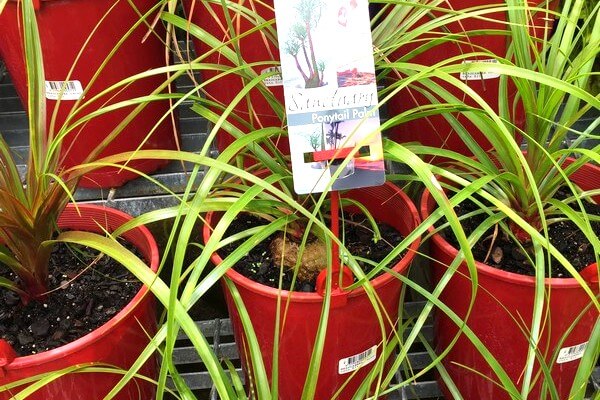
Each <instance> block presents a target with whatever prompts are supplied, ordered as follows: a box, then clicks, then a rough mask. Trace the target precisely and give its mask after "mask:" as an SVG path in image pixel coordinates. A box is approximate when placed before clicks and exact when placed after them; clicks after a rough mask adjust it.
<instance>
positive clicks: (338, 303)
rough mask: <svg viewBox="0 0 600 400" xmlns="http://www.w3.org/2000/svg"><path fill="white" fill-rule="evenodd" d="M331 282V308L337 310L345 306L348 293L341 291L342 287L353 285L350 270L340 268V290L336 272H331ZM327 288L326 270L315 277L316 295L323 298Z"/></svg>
mask: <svg viewBox="0 0 600 400" xmlns="http://www.w3.org/2000/svg"><path fill="white" fill-rule="evenodd" d="M332 274H333V277H332V278H333V281H332V282H331V307H332V308H337V307H342V306H344V305H346V303H347V302H348V292H346V291H345V290H343V288H344V287H347V286H350V285H352V284H353V283H354V274H352V270H351V269H350V268H348V267H346V266H344V267H342V277H341V283H342V288H340V285H339V284H340V279H339V276H338V272H336V271H332ZM326 287H327V269H324V270H322V271H321V272H319V275H317V284H316V289H317V293H318V294H319V295H320V296H321V297H323V296H325V289H326Z"/></svg>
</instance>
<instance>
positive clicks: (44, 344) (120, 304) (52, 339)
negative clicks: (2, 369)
mask: <svg viewBox="0 0 600 400" xmlns="http://www.w3.org/2000/svg"><path fill="white" fill-rule="evenodd" d="M125 246H126V247H128V248H129V250H131V251H133V252H137V250H136V249H134V248H132V246H130V245H128V244H125ZM76 249H77V250H76ZM97 254H98V253H97V252H96V251H95V250H91V249H88V248H81V247H76V246H74V245H65V244H58V245H56V246H55V249H54V251H53V253H52V256H51V259H50V266H49V273H50V277H49V286H50V293H49V294H48V295H47V296H46V298H45V299H43V300H41V301H30V302H29V303H28V304H27V305H26V306H23V305H21V303H20V298H19V297H18V296H17V295H16V294H15V293H14V292H11V291H9V290H6V289H0V338H1V339H4V340H6V341H7V342H8V343H10V344H11V346H12V347H13V348H14V349H15V351H16V352H17V354H18V355H20V356H25V355H29V354H35V353H40V352H42V351H46V350H50V349H54V348H56V347H59V346H62V345H64V344H66V343H70V342H72V341H74V340H76V339H79V338H80V337H82V336H85V335H86V334H88V333H89V332H91V331H93V330H95V329H96V328H98V327H100V326H101V325H103V324H104V323H105V322H107V321H108V320H109V319H111V318H112V317H113V316H115V315H116V314H117V313H118V312H119V311H121V309H123V308H124V307H125V305H127V304H128V303H129V301H131V299H132V298H133V297H134V296H135V295H136V293H137V292H138V291H139V290H140V288H141V283H140V282H139V281H138V280H137V279H136V278H135V277H134V276H133V275H132V274H131V273H130V272H129V271H128V270H127V269H126V268H125V267H123V266H122V265H120V264H119V263H117V262H115V261H114V260H113V259H111V258H109V257H107V256H103V257H102V258H101V259H100V260H98V261H97V262H96V263H93V260H95V258H96V255H97ZM138 256H139V254H138ZM0 276H5V277H10V278H11V279H14V277H13V276H10V272H9V271H8V270H7V269H6V267H4V266H2V268H1V269H0Z"/></svg>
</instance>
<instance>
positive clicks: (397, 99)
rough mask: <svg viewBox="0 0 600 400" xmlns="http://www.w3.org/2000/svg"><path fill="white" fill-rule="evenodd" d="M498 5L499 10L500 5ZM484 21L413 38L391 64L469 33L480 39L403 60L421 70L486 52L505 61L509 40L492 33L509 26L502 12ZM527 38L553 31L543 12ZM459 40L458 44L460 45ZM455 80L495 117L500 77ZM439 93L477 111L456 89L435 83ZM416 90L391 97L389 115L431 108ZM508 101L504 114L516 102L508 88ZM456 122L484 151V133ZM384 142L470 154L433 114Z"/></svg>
mask: <svg viewBox="0 0 600 400" xmlns="http://www.w3.org/2000/svg"><path fill="white" fill-rule="evenodd" d="M443 3H444V4H441V5H440V7H443V8H447V9H448V10H450V11H449V12H452V13H454V12H455V11H459V10H463V9H468V8H471V7H476V6H484V5H489V6H491V5H498V3H499V2H497V1H494V0H460V1H458V0H446V1H445V2H443ZM501 3H502V4H501V5H499V6H502V5H503V2H501ZM528 3H529V4H530V5H531V6H534V5H540V4H541V6H540V7H542V8H543V4H544V3H545V2H542V1H539V0H535V1H529V2H528ZM557 4H558V2H557V1H553V2H552V5H551V8H552V9H554V8H556V6H557ZM431 13H432V14H434V15H435V16H436V17H439V16H440V15H442V14H441V11H440V12H437V11H431ZM484 17H485V18H467V19H463V20H461V21H460V22H453V23H449V24H446V25H444V26H443V27H442V28H440V29H438V30H436V31H435V32H432V33H431V34H430V35H427V36H425V35H422V36H419V37H418V38H416V40H417V41H416V42H415V43H409V44H406V45H403V46H402V47H401V48H399V49H398V51H396V52H395V53H394V54H393V56H392V60H393V61H397V60H403V57H406V56H407V55H409V54H410V52H412V51H415V50H416V49H417V48H418V47H420V46H422V45H425V44H427V43H429V42H430V41H431V40H433V39H435V38H439V37H445V36H448V34H452V33H455V34H461V33H464V32H468V31H472V30H481V31H482V32H485V34H483V35H482V34H479V35H471V36H470V37H468V38H466V37H465V38H459V39H458V40H457V41H456V42H448V43H442V44H439V45H436V46H434V47H432V48H430V49H428V50H425V51H424V52H422V53H420V54H417V55H415V56H412V57H411V58H410V59H406V61H408V62H411V63H417V64H421V65H428V66H430V65H435V64H437V63H441V62H444V61H445V60H449V59H451V58H452V57H458V56H460V55H461V54H466V53H471V52H474V51H477V52H481V51H482V49H485V50H487V51H490V52H492V53H494V54H495V55H497V56H501V57H502V56H506V51H507V46H508V44H509V43H508V38H510V36H507V35H502V34H494V33H493V32H494V31H495V30H496V31H497V30H506V29H508V26H507V25H506V24H505V22H506V15H505V13H503V12H495V13H487V14H485V15H484ZM426 18H428V17H423V21H422V22H421V23H425V22H426ZM531 26H532V28H531V35H532V36H535V37H538V38H542V37H543V36H544V33H545V31H546V29H550V28H551V27H552V22H551V17H548V16H547V15H546V13H543V12H538V13H537V14H536V15H535V17H534V18H533V21H531ZM459 41H460V43H459ZM472 61H480V62H492V61H493V59H490V58H486V57H480V58H478V59H473V60H472ZM456 78H459V79H461V80H462V81H463V82H464V83H465V84H466V85H468V86H469V87H470V88H471V89H473V90H474V91H475V92H476V93H477V94H478V95H479V96H481V98H483V99H484V100H485V101H486V102H487V103H488V104H489V105H490V106H491V107H492V108H493V109H494V110H495V111H496V112H498V101H499V98H498V92H499V75H495V74H491V73H483V74H477V73H469V74H460V75H457V76H456ZM389 79H390V80H396V79H398V77H397V76H395V75H394V73H393V72H392V73H391V74H390V75H389ZM436 83H437V84H439V86H440V87H442V88H443V89H444V90H446V91H448V92H450V93H451V94H452V95H454V96H455V97H457V98H458V99H461V100H462V101H464V102H465V103H466V104H467V105H469V106H473V107H476V108H479V106H478V105H477V104H476V103H475V101H473V100H472V99H471V98H470V97H468V96H467V95H466V94H464V93H463V92H462V91H461V90H460V89H458V88H456V87H454V86H452V85H450V84H448V83H446V82H444V81H441V80H436ZM415 85H416V86H413V87H408V88H406V89H403V90H401V91H400V92H398V94H396V95H395V96H393V97H392V98H391V99H390V101H389V102H388V110H389V115H390V116H394V115H398V114H401V113H403V112H406V111H408V110H411V109H414V108H416V107H419V106H425V105H430V104H435V101H432V100H431V99H428V98H427V97H426V96H425V95H423V94H422V93H421V92H420V91H419V90H418V89H419V88H421V89H423V88H422V87H421V85H419V84H418V83H417V84H415ZM508 91H509V98H508V99H504V100H502V99H501V100H500V101H504V102H506V104H509V109H511V110H513V108H512V104H513V103H514V100H515V95H516V89H515V87H514V85H510V84H509V89H508ZM430 95H433V96H434V97H436V99H437V101H442V102H443V100H441V99H440V98H438V97H437V96H436V95H435V93H433V94H430ZM455 116H456V117H457V118H458V120H459V121H460V122H461V123H462V125H463V126H465V127H466V128H467V129H468V131H469V132H472V135H471V136H472V137H473V138H474V139H475V140H476V142H477V143H478V144H479V145H480V146H481V147H482V148H484V149H489V148H490V147H491V146H490V143H489V142H488V141H487V139H486V136H485V134H484V133H483V132H481V131H480V130H479V129H477V128H476V127H475V126H474V125H473V124H472V123H471V122H470V121H469V120H468V119H467V118H466V117H465V116H463V115H460V114H456V115H455ZM511 116H512V121H513V122H514V123H515V124H516V125H517V126H520V125H522V123H523V122H524V120H525V113H524V110H523V108H522V107H520V106H518V105H517V107H516V108H515V109H514V112H513V113H512V115H511ZM389 137H390V138H391V139H393V140H395V141H397V142H399V143H405V142H413V141H416V142H421V143H422V144H424V145H427V146H433V147H440V148H447V149H451V150H453V151H457V152H460V153H462V154H466V155H471V152H470V150H469V149H468V148H467V146H466V145H465V144H464V142H463V141H462V139H460V136H459V135H458V134H457V133H456V132H455V131H454V129H453V128H452V126H451V125H450V123H449V122H448V121H447V120H446V119H445V118H444V116H443V115H439V114H438V115H432V116H428V117H422V118H417V119H414V120H411V121H407V122H403V123H402V124H399V125H396V126H394V127H392V128H391V129H390V130H389Z"/></svg>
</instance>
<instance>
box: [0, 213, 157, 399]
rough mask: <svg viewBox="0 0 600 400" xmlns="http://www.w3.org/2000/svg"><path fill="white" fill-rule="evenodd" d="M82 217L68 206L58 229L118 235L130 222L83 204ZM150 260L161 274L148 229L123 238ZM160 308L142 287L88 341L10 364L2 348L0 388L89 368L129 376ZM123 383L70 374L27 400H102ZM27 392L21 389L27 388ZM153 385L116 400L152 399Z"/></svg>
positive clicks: (151, 369)
mask: <svg viewBox="0 0 600 400" xmlns="http://www.w3.org/2000/svg"><path fill="white" fill-rule="evenodd" d="M78 208H79V211H80V212H81V214H78V212H77V210H76V209H75V207H73V206H71V205H70V206H67V208H66V209H65V210H64V212H63V213H62V215H61V216H60V218H59V221H58V224H59V227H60V228H63V229H68V228H70V227H73V228H75V229H77V230H87V231H92V232H97V233H102V232H103V231H102V229H101V228H100V227H103V228H105V229H107V230H109V231H110V230H114V229H115V228H117V227H119V226H121V225H122V224H123V223H125V222H126V221H128V220H130V219H131V217H130V216H129V215H127V214H125V213H123V212H121V211H118V210H114V209H111V208H105V207H101V206H96V205H89V204H79V205H78ZM123 237H124V238H125V239H126V240H127V241H129V242H130V243H131V244H133V245H134V246H135V247H137V249H138V250H139V251H140V252H141V254H142V255H143V256H144V257H145V258H146V260H148V263H149V265H150V266H151V268H152V270H153V271H156V270H157V268H158V262H159V254H158V247H157V245H156V243H155V241H154V238H153V237H152V235H151V234H150V231H148V229H147V228H145V227H139V228H136V229H133V230H130V231H128V232H127V233H125V234H123ZM155 312H156V307H155V303H154V298H153V297H152V296H151V295H150V293H149V292H148V288H147V287H145V286H144V287H143V288H142V289H140V291H139V292H138V293H137V294H136V295H135V297H134V298H133V299H132V300H131V302H130V303H129V304H128V305H127V306H126V307H125V308H124V309H123V310H121V311H120V312H119V313H117V314H116V315H115V316H114V317H113V318H112V319H110V320H109V321H108V322H107V323H106V324H104V325H102V326H101V327H99V328H98V329H96V330H94V331H92V332H90V333H88V334H87V335H85V336H83V337H81V338H79V339H77V340H75V341H73V342H71V343H69V344H66V345H64V346H61V347H58V348H56V349H53V350H48V351H45V352H42V353H38V354H35V355H29V356H23V357H17V358H14V359H13V358H12V357H11V356H10V353H11V352H10V350H12V349H10V348H8V347H7V346H8V345H7V343H6V342H4V341H2V342H0V361H1V362H2V364H1V365H0V387H2V386H3V385H6V384H8V383H11V382H16V381H18V380H21V379H25V378H30V377H33V376H36V375H39V374H43V373H48V372H52V371H57V370H61V369H63V368H67V367H71V366H76V365H78V364H85V363H90V362H96V363H101V364H99V366H106V365H107V364H108V365H113V366H115V367H118V368H122V369H124V370H127V369H128V368H129V367H131V365H132V364H133V362H134V361H135V360H136V359H137V357H138V356H139V355H140V353H141V352H142V350H143V349H144V348H145V347H146V345H147V344H148V343H149V337H150V336H151V335H153V334H154V333H155V332H156V314H155ZM139 374H141V375H143V376H145V377H149V378H151V379H156V378H157V365H156V359H155V358H151V359H150V360H149V361H148V362H147V363H146V364H145V365H144V366H143V367H142V369H141V370H140V371H139ZM121 377H122V375H121V374H118V373H100V372H93V373H91V372H85V373H70V374H66V375H63V376H61V377H60V378H58V379H56V380H55V381H52V382H51V383H48V384H47V385H45V386H43V387H42V388H40V389H39V390H37V391H36V392H34V393H33V394H32V395H31V396H29V397H27V399H28V400H49V399H64V400H90V399H102V398H104V396H105V395H106V394H107V393H108V392H109V391H110V390H111V389H112V388H113V387H114V385H115V384H116V383H117V382H118V381H119V379H120V378H121ZM25 387H26V386H25V385H24V386H22V388H25ZM20 390H21V388H19V389H13V390H12V391H11V392H8V391H3V392H0V399H2V400H4V399H6V400H8V399H11V398H13V396H14V395H15V394H16V393H17V392H18V391H20ZM154 395H155V385H154V384H153V383H151V382H148V381H147V380H143V379H134V380H132V381H130V382H129V383H128V384H127V386H125V388H124V389H123V390H121V391H120V392H119V394H118V395H116V396H115V397H114V399H117V400H130V399H153V398H154Z"/></svg>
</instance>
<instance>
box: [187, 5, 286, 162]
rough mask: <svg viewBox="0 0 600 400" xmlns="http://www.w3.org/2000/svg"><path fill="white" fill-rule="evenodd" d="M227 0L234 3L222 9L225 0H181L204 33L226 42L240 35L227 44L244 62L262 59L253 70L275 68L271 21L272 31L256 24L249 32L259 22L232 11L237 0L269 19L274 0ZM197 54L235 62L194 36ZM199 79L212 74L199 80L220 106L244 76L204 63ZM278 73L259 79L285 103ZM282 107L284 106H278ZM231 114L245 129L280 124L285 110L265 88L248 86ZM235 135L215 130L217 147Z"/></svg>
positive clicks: (229, 99)
mask: <svg viewBox="0 0 600 400" xmlns="http://www.w3.org/2000/svg"><path fill="white" fill-rule="evenodd" d="M229 3H233V4H234V5H230V6H228V8H227V10H226V11H225V10H224V9H223V7H224V6H223V5H221V4H220V3H218V2H215V3H210V4H209V3H208V2H200V1H198V0H184V2H183V4H184V7H185V11H186V15H187V16H188V18H189V19H190V20H191V22H192V23H194V24H195V25H198V26H199V27H201V28H202V29H204V30H205V31H206V32H207V33H209V34H210V35H212V36H214V37H215V38H216V39H217V40H220V41H221V42H222V43H226V42H228V41H230V40H232V39H234V38H236V37H239V36H240V35H243V37H240V38H239V39H238V40H234V42H232V43H229V44H227V47H229V48H230V49H233V50H234V51H235V50H239V54H240V56H241V58H242V59H243V60H244V62H245V63H246V64H252V63H261V64H260V65H258V66H253V67H252V69H253V70H254V72H256V74H262V73H264V72H268V71H274V70H275V69H277V70H279V65H280V63H279V49H278V48H277V44H276V43H274V41H276V37H273V35H274V31H275V25H274V24H273V26H271V27H270V29H271V30H272V32H265V30H264V29H259V30H257V31H255V32H252V33H250V34H247V32H248V31H250V30H252V29H255V28H256V27H257V26H258V22H256V21H253V20H249V19H248V18H249V17H248V16H246V15H244V14H243V13H241V12H236V6H239V7H246V8H247V9H250V10H253V11H254V12H256V13H257V14H258V15H260V16H261V17H262V18H263V19H264V20H265V21H266V22H267V23H268V22H269V21H270V20H273V19H274V18H275V10H274V8H273V0H266V1H257V0H249V1H248V0H235V1H232V2H229ZM225 12H227V13H228V14H229V17H230V18H231V21H232V26H233V29H234V30H235V33H234V34H232V33H231V32H230V31H229V29H228V26H227V19H226V17H225ZM192 41H193V43H194V47H195V50H196V54H197V56H202V57H204V58H203V59H202V62H206V63H211V64H218V65H222V66H231V67H233V66H234V64H233V63H232V62H231V61H230V60H228V59H227V58H226V57H224V56H223V55H222V54H221V53H220V52H219V51H218V49H211V48H210V47H209V46H208V45H206V44H205V43H203V42H202V41H201V40H199V39H197V38H195V37H192ZM201 75H202V76H201V78H202V80H203V81H207V80H210V79H214V81H212V82H211V83H207V84H205V85H204V86H203V88H204V90H205V92H206V96H207V98H208V99H210V100H212V101H215V102H216V103H218V104H220V105H222V106H223V107H226V106H229V105H230V104H231V103H232V102H233V100H234V98H235V97H236V96H237V95H238V94H239V93H240V92H241V91H242V89H243V88H244V86H246V85H247V83H248V82H247V80H245V79H244V78H242V77H241V76H240V75H238V74H236V73H227V74H223V72H222V71H218V70H216V69H215V70H211V69H206V70H202V71H201ZM278 77H279V75H276V76H275V77H273V78H270V79H268V80H266V81H265V82H264V83H261V87H262V88H263V89H264V90H266V91H270V92H272V94H273V96H275V99H277V100H278V101H279V103H281V104H283V81H281V78H278ZM213 111H214V112H216V113H217V114H219V115H220V114H222V110H221V109H218V108H216V107H215V108H213ZM281 112H282V113H283V112H284V110H283V108H282V110H281ZM233 114H235V115H236V116H237V117H238V118H240V119H241V120H242V121H243V122H241V121H238V120H236V119H235V118H233V117H232V118H229V122H232V123H233V124H234V125H235V126H236V127H237V128H238V129H240V130H241V131H242V132H249V131H251V130H253V129H259V128H264V127H276V126H280V127H281V126H284V125H283V124H284V123H283V121H282V118H283V115H282V116H280V115H277V113H276V112H275V111H274V109H273V107H272V106H271V105H270V104H269V102H268V100H267V98H266V97H265V94H263V93H261V90H259V89H258V86H257V87H255V88H253V89H251V90H250V93H249V96H247V98H246V99H242V100H241V101H240V102H239V103H238V104H237V105H236V106H235V108H234V109H233ZM245 124H250V126H252V128H253V129H250V128H249V127H248V126H245ZM234 140H235V138H234V137H233V136H231V135H230V134H229V133H227V132H224V131H222V132H219V134H218V136H217V148H218V150H219V151H223V150H224V149H225V148H226V147H227V146H228V145H230V144H231V143H233V141H234ZM276 144H277V147H278V148H279V149H280V150H281V151H282V152H284V153H285V154H289V144H288V141H287V139H286V138H280V139H279V140H277V143H276Z"/></svg>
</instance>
